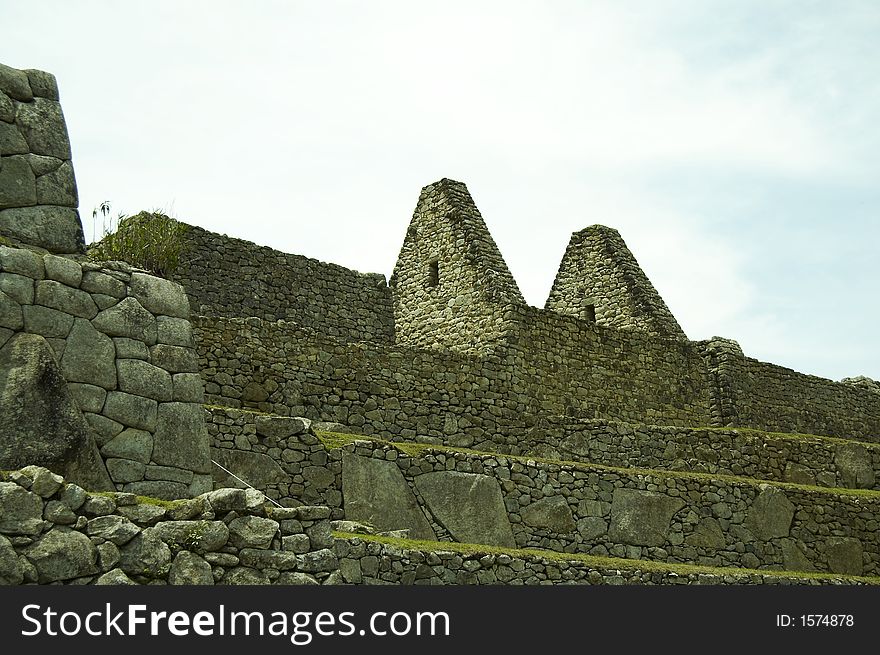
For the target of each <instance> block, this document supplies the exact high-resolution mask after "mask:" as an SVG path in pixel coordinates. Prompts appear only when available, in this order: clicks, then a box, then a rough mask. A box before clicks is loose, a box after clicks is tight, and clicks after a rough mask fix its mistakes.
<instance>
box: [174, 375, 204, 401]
mask: <svg viewBox="0 0 880 655" xmlns="http://www.w3.org/2000/svg"><path fill="white" fill-rule="evenodd" d="M172 385H173V391H172V393H173V400H175V401H176V402H181V403H199V404H201V403H203V402H205V383H204V382H203V381H202V376H201V375H199V374H198V373H175V374H174V375H173V376H172Z"/></svg>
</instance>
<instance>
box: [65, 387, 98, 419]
mask: <svg viewBox="0 0 880 655" xmlns="http://www.w3.org/2000/svg"><path fill="white" fill-rule="evenodd" d="M67 387H68V388H69V389H70V395H71V396H73V399H74V400H75V401H76V404H77V406H78V407H79V408H80V409H81V410H83V411H84V412H100V411H101V409H102V408H103V407H104V400H106V398H107V392H106V391H105V390H104V389H102V388H101V387H96V386H95V385H93V384H80V383H78V382H70V383H68V385H67Z"/></svg>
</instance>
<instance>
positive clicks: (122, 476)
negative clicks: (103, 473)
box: [104, 457, 145, 484]
mask: <svg viewBox="0 0 880 655" xmlns="http://www.w3.org/2000/svg"><path fill="white" fill-rule="evenodd" d="M104 463H105V464H106V465H107V472H108V473H110V478H111V479H112V480H113V482H117V483H120V484H124V483H126V482H140V481H141V480H143V479H144V468H145V467H144V465H143V464H141V463H140V462H136V461H134V460H132V459H118V458H115V457H111V458H109V459H107V460H106V461H105V462H104Z"/></svg>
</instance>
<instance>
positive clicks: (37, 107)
mask: <svg viewBox="0 0 880 655" xmlns="http://www.w3.org/2000/svg"><path fill="white" fill-rule="evenodd" d="M15 123H16V125H18V128H19V129H20V130H21V133H22V134H23V135H24V139H25V141H27V144H28V147H29V148H30V151H31V152H32V153H34V154H35V155H45V156H47V157H57V158H58V159H64V160H69V159H70V140H69V138H68V136H67V124H66V123H65V122H64V112H62V111H61V105H60V104H59V103H58V101H57V100H49V99H47V98H34V101H33V102H28V103H23V104H20V105H19V106H18V112H17V113H16V115H15Z"/></svg>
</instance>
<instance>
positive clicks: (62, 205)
mask: <svg viewBox="0 0 880 655" xmlns="http://www.w3.org/2000/svg"><path fill="white" fill-rule="evenodd" d="M58 99H59V96H58V85H57V84H56V82H55V76H54V75H52V74H51V73H46V72H44V71H38V70H17V69H15V68H10V67H9V66H4V65H3V64H0V237H3V238H5V239H6V240H7V242H9V243H12V244H14V245H22V244H26V245H29V246H34V247H37V248H42V249H44V250H46V251H49V252H53V253H59V254H60V253H66V254H71V253H82V252H84V251H85V239H84V237H83V230H82V224H81V222H80V219H79V213H78V212H77V207H78V206H79V197H78V195H77V190H76V179H75V178H74V173H73V164H72V162H71V152H70V139H69V138H68V136H67V125H66V123H65V121H64V114H63V112H62V111H61V104H60V103H59V101H58Z"/></svg>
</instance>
